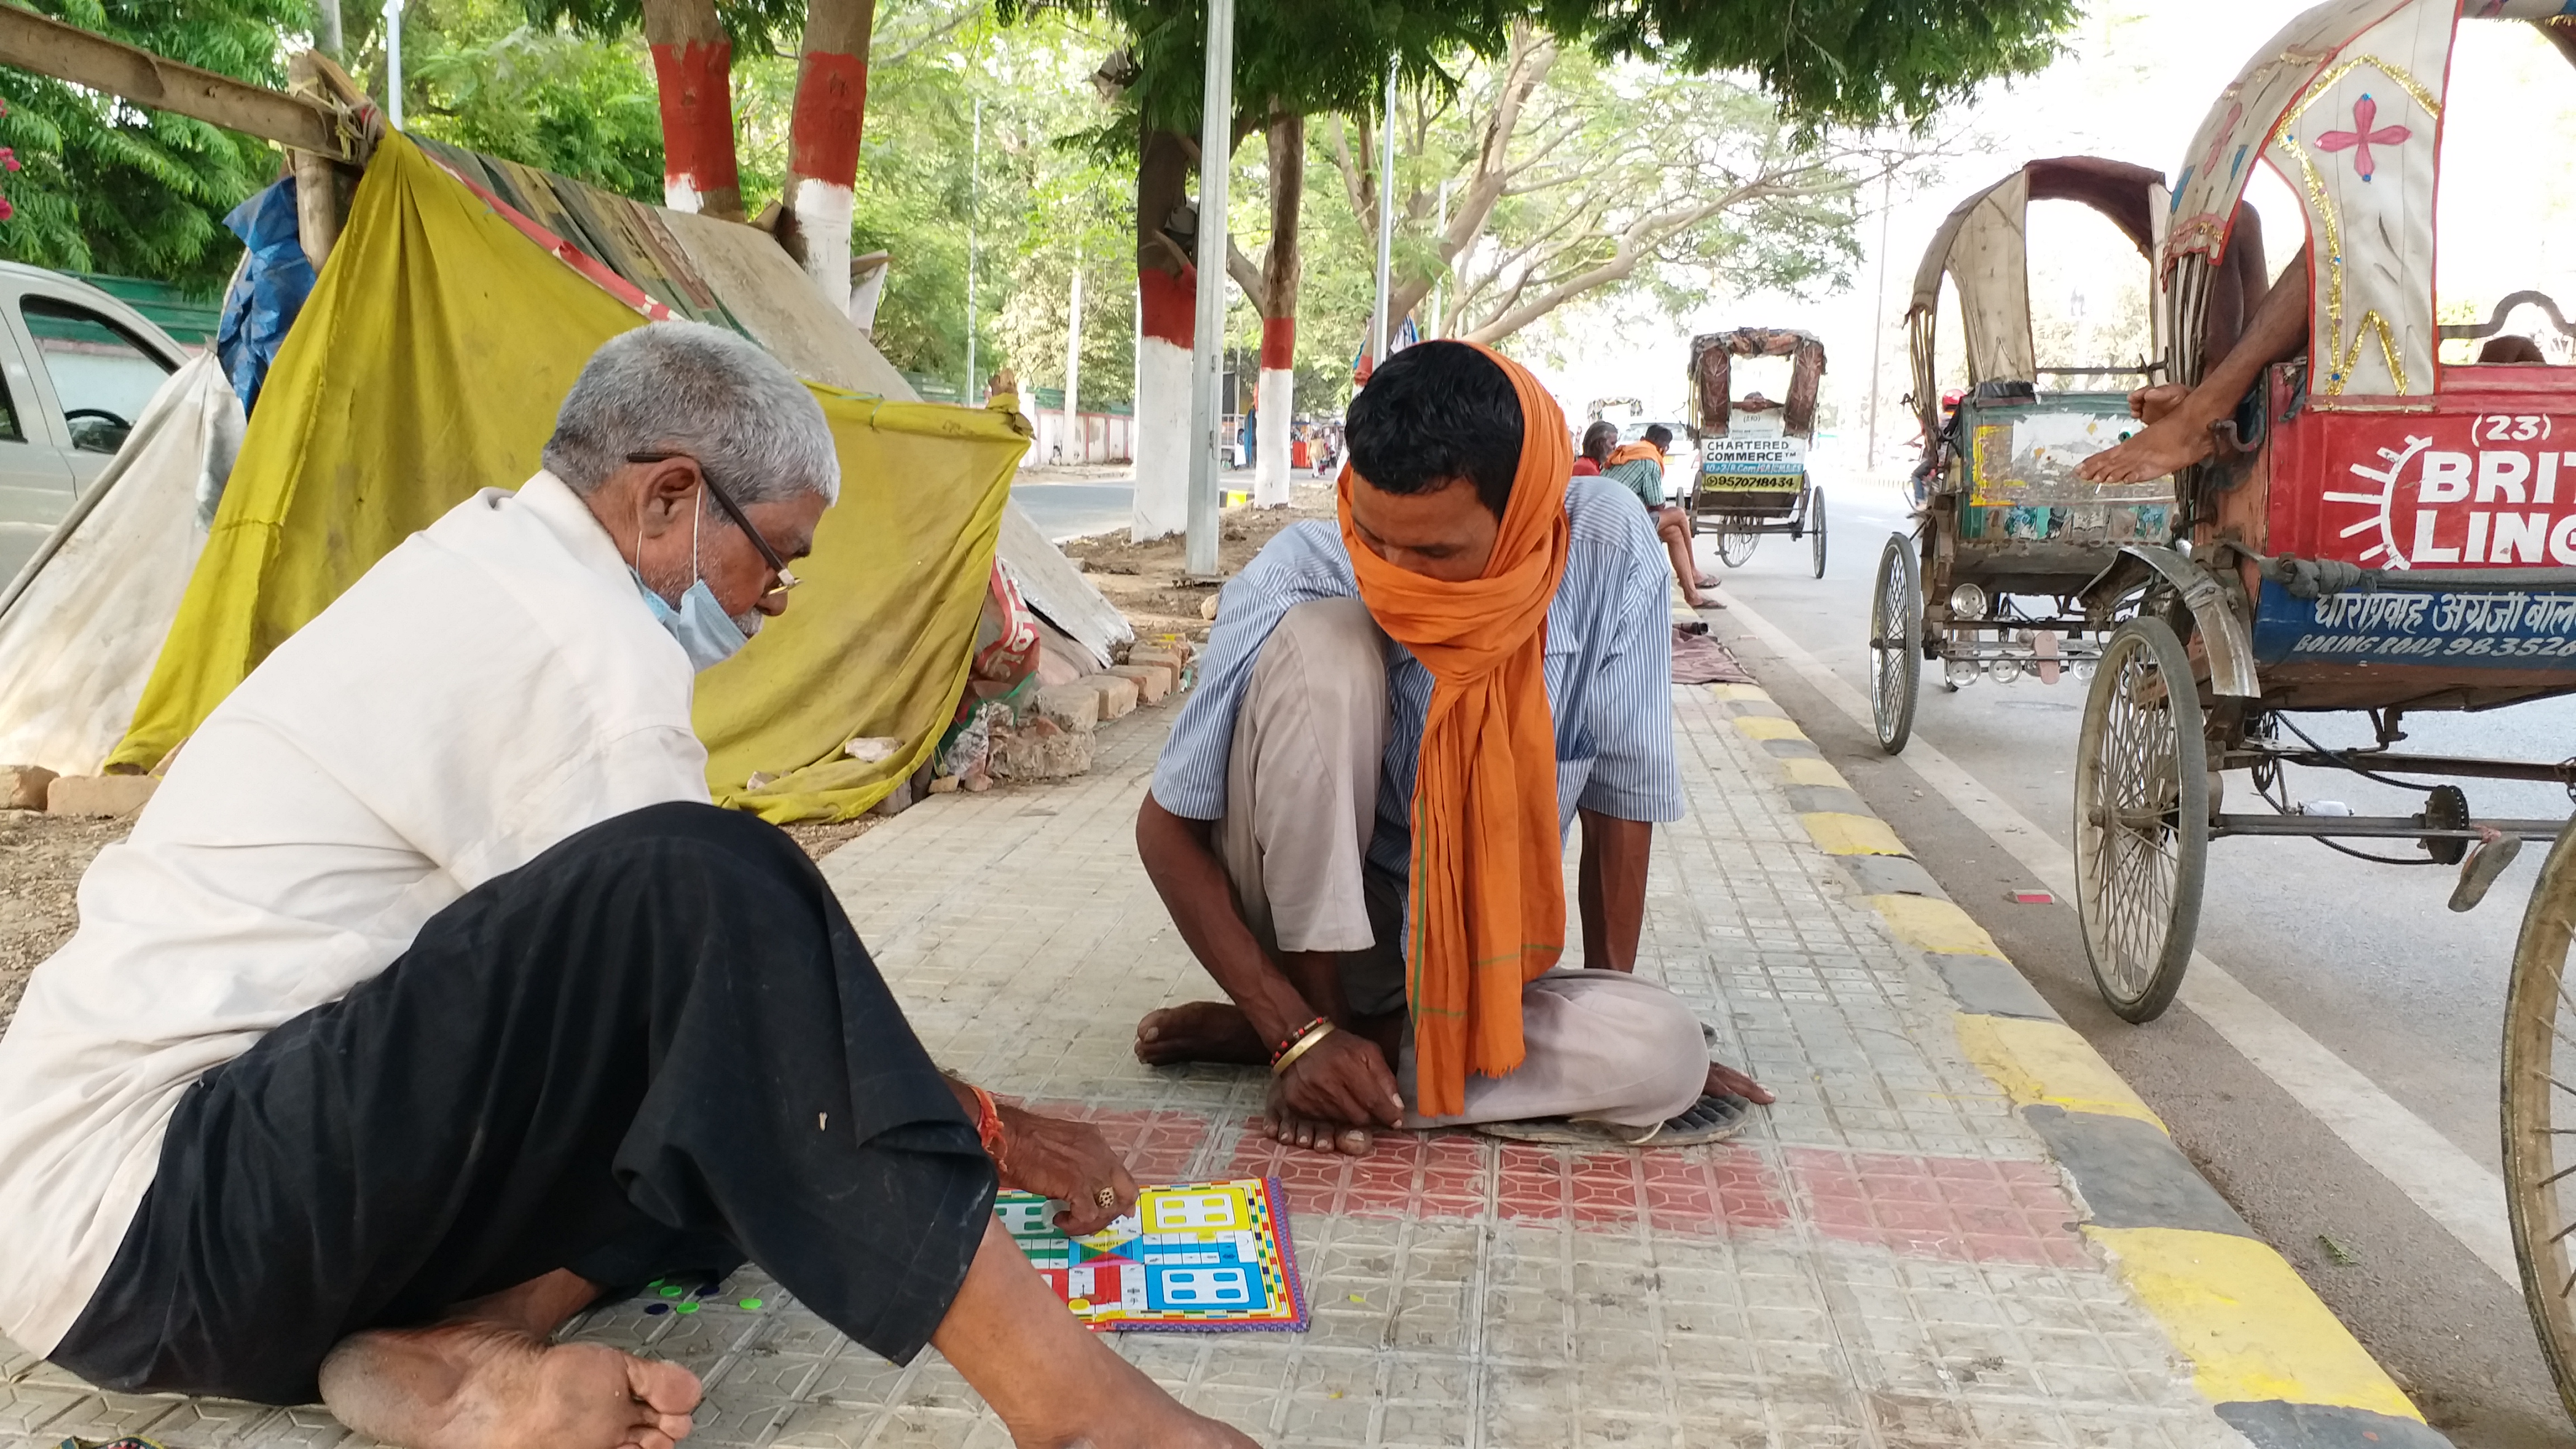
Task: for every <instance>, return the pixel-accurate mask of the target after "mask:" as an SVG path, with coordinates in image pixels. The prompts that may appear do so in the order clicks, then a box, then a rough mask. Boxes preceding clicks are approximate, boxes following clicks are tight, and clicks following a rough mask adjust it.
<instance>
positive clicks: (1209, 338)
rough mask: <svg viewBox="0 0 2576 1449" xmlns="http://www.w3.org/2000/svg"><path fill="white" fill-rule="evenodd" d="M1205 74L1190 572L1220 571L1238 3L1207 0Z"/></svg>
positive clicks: (1193, 342)
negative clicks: (1228, 203) (1228, 193)
mask: <svg viewBox="0 0 2576 1449" xmlns="http://www.w3.org/2000/svg"><path fill="white" fill-rule="evenodd" d="M1207 17H1208V20H1207V78H1206V82H1205V84H1204V85H1203V87H1202V88H1201V90H1200V106H1199V109H1200V116H1199V237H1198V241H1199V255H1198V268H1199V290H1198V320H1197V325H1196V326H1195V327H1193V328H1192V329H1191V332H1190V498H1189V515H1188V518H1189V523H1188V537H1187V540H1186V542H1187V545H1188V547H1187V548H1186V550H1185V553H1186V559H1185V562H1186V565H1187V571H1188V572H1189V573H1190V574H1191V575H1193V576H1195V577H1198V578H1207V577H1211V576H1213V575H1214V574H1215V573H1216V571H1217V496H1216V495H1217V488H1218V486H1219V483H1220V481H1221V475H1220V473H1219V472H1218V467H1217V458H1218V456H1219V454H1218V449H1219V448H1220V447H1221V446H1222V440H1221V439H1220V438H1219V437H1218V436H1217V434H1218V433H1219V432H1221V431H1222V430H1223V427H1222V421H1221V414H1220V412H1219V410H1218V399H1217V395H1216V394H1217V366H1218V360H1219V356H1220V354H1221V353H1223V352H1224V350H1225V260H1226V239H1227V234H1226V218H1225V183H1226V178H1227V173H1228V172H1229V171H1231V170H1232V169H1233V166H1234V145H1233V142H1234V0H1208V11H1207Z"/></svg>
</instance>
